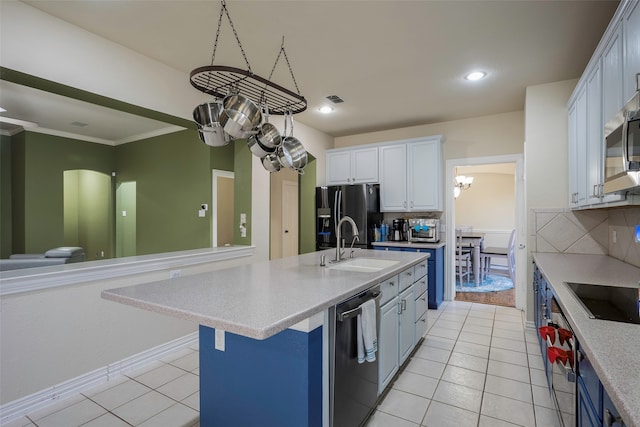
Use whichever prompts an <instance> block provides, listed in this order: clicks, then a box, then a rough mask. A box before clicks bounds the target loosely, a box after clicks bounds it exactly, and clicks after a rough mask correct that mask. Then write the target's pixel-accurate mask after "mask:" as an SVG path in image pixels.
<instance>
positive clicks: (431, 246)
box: [371, 240, 445, 249]
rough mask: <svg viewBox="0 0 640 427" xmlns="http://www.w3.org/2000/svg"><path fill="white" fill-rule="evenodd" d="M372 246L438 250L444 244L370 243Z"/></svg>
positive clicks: (441, 242)
mask: <svg viewBox="0 0 640 427" xmlns="http://www.w3.org/2000/svg"><path fill="white" fill-rule="evenodd" d="M371 245H372V246H382V247H392V248H414V249H438V248H442V247H444V246H445V243H444V242H443V241H442V240H440V241H439V242H438V243H425V242H392V241H386V242H371Z"/></svg>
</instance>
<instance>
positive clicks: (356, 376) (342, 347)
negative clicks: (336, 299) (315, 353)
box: [329, 286, 380, 427]
mask: <svg viewBox="0 0 640 427" xmlns="http://www.w3.org/2000/svg"><path fill="white" fill-rule="evenodd" d="M370 299H373V300H375V305H376V335H377V336H379V334H380V287H379V286H375V287H373V288H371V289H369V290H367V291H365V292H362V293H360V294H358V295H355V296H354V297H352V298H349V299H348V300H346V301H343V302H341V303H339V304H337V305H336V306H335V307H333V308H332V309H331V312H332V313H330V317H329V319H330V336H329V354H330V359H329V360H330V368H329V369H330V376H329V382H330V387H329V390H330V395H329V399H330V400H329V401H330V404H329V411H330V416H331V427H357V426H362V425H364V423H365V422H366V421H367V419H368V418H369V416H370V415H371V414H372V413H373V411H374V410H375V407H376V403H377V400H378V358H377V357H376V360H375V361H374V362H364V363H358V349H357V341H356V339H357V316H358V314H360V312H361V310H360V305H361V304H363V303H364V302H366V301H368V300H370Z"/></svg>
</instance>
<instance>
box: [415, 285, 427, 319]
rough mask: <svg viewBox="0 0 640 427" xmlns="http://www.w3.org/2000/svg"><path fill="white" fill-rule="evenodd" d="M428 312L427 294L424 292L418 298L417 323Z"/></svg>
mask: <svg viewBox="0 0 640 427" xmlns="http://www.w3.org/2000/svg"><path fill="white" fill-rule="evenodd" d="M416 293H417V291H416ZM426 312H427V292H426V291H425V292H423V293H422V294H420V296H418V298H416V319H415V320H416V322H417V321H418V320H419V319H420V318H421V317H422V316H424V314H425V313H426Z"/></svg>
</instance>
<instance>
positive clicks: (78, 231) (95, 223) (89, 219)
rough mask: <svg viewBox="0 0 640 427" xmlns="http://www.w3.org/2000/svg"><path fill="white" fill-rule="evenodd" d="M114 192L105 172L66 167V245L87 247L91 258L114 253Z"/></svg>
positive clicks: (64, 204)
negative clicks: (67, 168)
mask: <svg viewBox="0 0 640 427" xmlns="http://www.w3.org/2000/svg"><path fill="white" fill-rule="evenodd" d="M111 192H112V189H111V177H110V176H109V175H107V174H105V173H100V172H96V171H92V170H84V169H74V170H67V171H64V174H63V200H64V202H63V209H64V210H63V216H64V245H65V246H79V247H81V248H84V252H85V255H86V259H87V260H88V261H91V260H96V259H103V258H112V257H113V253H112V243H113V242H112V233H113V226H112V222H111V221H112V218H113V217H112V209H113V201H112V193H111Z"/></svg>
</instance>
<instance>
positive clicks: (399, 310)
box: [398, 301, 402, 314]
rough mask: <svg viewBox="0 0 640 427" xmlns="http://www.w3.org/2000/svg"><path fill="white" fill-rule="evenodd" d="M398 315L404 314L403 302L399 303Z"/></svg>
mask: <svg viewBox="0 0 640 427" xmlns="http://www.w3.org/2000/svg"><path fill="white" fill-rule="evenodd" d="M398 314H402V302H401V301H398Z"/></svg>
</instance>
